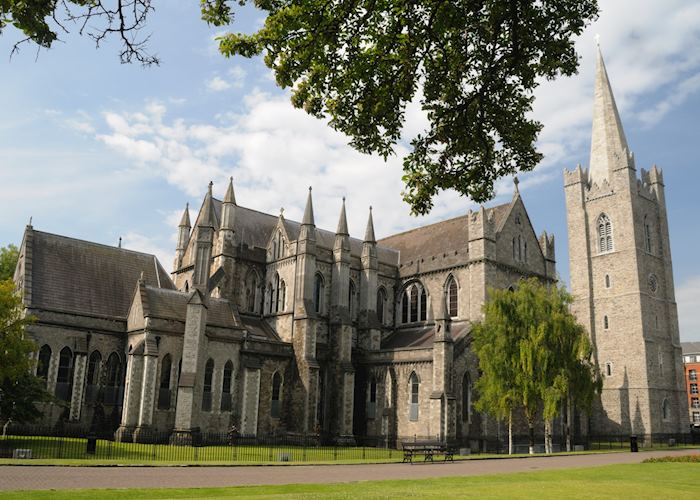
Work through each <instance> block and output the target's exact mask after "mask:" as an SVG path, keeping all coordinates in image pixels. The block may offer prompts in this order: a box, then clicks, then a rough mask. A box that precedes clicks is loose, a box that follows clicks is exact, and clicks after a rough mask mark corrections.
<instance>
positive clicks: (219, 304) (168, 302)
mask: <svg viewBox="0 0 700 500" xmlns="http://www.w3.org/2000/svg"><path fill="white" fill-rule="evenodd" d="M146 294H147V297H148V313H147V314H146V315H147V316H153V317H156V318H161V319H174V320H177V321H182V322H183V323H184V322H185V318H186V316H187V303H188V302H189V300H190V297H191V295H192V292H181V291H179V290H166V289H163V288H156V287H152V286H146ZM207 325H212V326H220V327H224V328H236V327H237V326H238V325H237V324H236V319H235V317H234V315H233V310H232V309H231V304H230V303H229V301H227V300H224V299H217V298H214V297H210V298H209V302H208V303H207Z"/></svg>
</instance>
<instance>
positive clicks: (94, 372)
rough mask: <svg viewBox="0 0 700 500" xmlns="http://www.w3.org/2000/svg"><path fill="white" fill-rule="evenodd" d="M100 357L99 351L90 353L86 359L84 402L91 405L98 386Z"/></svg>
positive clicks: (95, 397) (95, 396)
mask: <svg viewBox="0 0 700 500" xmlns="http://www.w3.org/2000/svg"><path fill="white" fill-rule="evenodd" d="M101 365H102V355H101V354H100V351H92V353H91V354H90V358H89V359H88V367H87V377H86V384H87V387H85V401H86V402H89V403H92V402H94V401H95V400H96V399H97V391H98V386H99V385H100V366H101Z"/></svg>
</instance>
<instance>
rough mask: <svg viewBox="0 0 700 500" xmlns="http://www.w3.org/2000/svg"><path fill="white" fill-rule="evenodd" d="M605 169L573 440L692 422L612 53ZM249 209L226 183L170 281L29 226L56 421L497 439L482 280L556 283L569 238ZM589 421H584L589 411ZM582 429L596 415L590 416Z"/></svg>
mask: <svg viewBox="0 0 700 500" xmlns="http://www.w3.org/2000/svg"><path fill="white" fill-rule="evenodd" d="M590 165H591V167H590V169H588V170H583V169H581V168H577V169H576V170H574V171H573V172H566V173H565V185H566V187H565V189H566V198H567V214H568V225H569V245H570V247H571V248H570V254H571V276H572V291H573V293H574V295H575V296H576V298H577V302H576V308H575V312H576V314H577V315H578V317H579V319H580V321H581V322H582V323H583V324H584V325H585V326H586V327H587V329H588V330H589V332H590V334H591V337H592V339H593V342H594V345H595V347H596V351H595V354H596V362H597V363H598V365H599V366H600V367H601V370H602V371H603V372H604V374H605V389H604V391H603V394H602V397H601V399H600V401H599V402H597V405H596V408H595V411H594V414H593V417H592V418H591V419H590V422H588V427H589V428H587V429H579V430H578V432H584V433H585V432H590V433H593V434H596V433H597V434H600V433H617V432H620V433H622V432H625V433H627V432H640V433H652V432H653V433H659V432H669V433H670V432H683V431H686V430H687V429H685V428H684V427H682V424H681V422H682V421H684V417H686V416H687V411H686V410H687V409H686V408H683V407H682V406H683V404H684V403H683V402H684V401H685V400H684V399H683V397H682V396H683V395H682V392H681V391H682V385H681V384H682V376H681V372H680V370H681V368H680V366H681V365H680V347H679V342H678V326H677V317H676V310H675V303H674V296H673V281H672V273H671V256H670V249H669V242H668V228H667V222H666V212H665V202H664V187H663V179H662V176H661V172H660V170H659V169H657V168H656V167H654V168H653V169H652V170H651V171H650V172H645V171H642V179H641V180H638V179H637V177H636V171H635V167H634V159H633V157H632V156H631V154H630V153H629V151H628V149H627V144H626V141H625V138H624V133H623V132H622V126H621V124H620V120H619V116H618V114H617V110H616V108H615V103H614V99H613V97H612V91H611V90H610V85H609V83H608V80H607V75H606V73H605V68H604V66H603V62H602V58H599V61H598V71H597V77H596V90H595V104H594V121H593V145H592V148H591V160H590ZM372 217H373V214H372V210H371V208H370V210H369V213H368V215H367V226H366V231H365V234H364V236H363V238H361V239H359V238H353V237H351V236H350V235H349V234H348V227H347V221H346V207H345V200H343V201H342V203H339V215H338V225H337V228H336V230H335V231H329V230H326V229H323V228H320V227H317V226H316V224H315V219H314V208H313V201H312V191H311V189H309V192H308V195H307V199H306V207H305V211H304V215H303V218H302V220H301V221H300V222H297V221H292V220H288V219H286V218H285V217H284V214H283V213H280V214H279V215H271V214H266V213H262V212H258V211H256V210H252V209H250V208H246V207H245V206H243V205H239V204H238V201H237V200H236V197H235V193H234V185H233V181H231V182H230V183H229V185H228V189H227V190H226V194H225V196H224V197H223V199H222V200H219V199H216V198H215V197H214V196H213V193H212V185H211V183H210V184H209V189H208V191H207V194H206V195H205V197H204V200H203V202H202V204H201V206H200V207H199V209H198V210H197V211H196V214H195V216H194V217H193V218H192V219H191V218H190V212H189V208H185V211H184V213H183V215H182V220H181V221H180V224H179V229H178V238H177V248H176V251H175V259H174V263H173V271H172V273H170V274H168V272H167V271H166V270H165V268H164V267H163V265H162V264H161V263H160V262H158V260H157V259H156V257H155V256H153V255H149V254H144V253H140V252H134V251H131V250H127V249H124V248H121V247H120V246H119V247H111V246H106V245H101V244H97V243H91V242H86V241H80V240H76V239H72V238H68V237H65V236H59V235H55V234H50V233H46V232H43V231H38V230H35V229H34V228H33V227H32V226H31V225H29V226H27V228H26V230H25V233H24V238H23V241H22V245H21V249H20V260H19V263H18V265H17V269H16V272H15V282H16V284H17V286H18V288H19V290H20V291H21V293H22V297H23V303H24V307H25V309H26V312H27V313H29V314H33V315H35V316H36V317H37V322H36V323H35V324H33V325H32V326H31V327H30V329H29V333H30V335H31V337H32V338H33V339H34V340H35V342H36V343H37V347H38V352H37V353H36V355H37V361H38V362H37V364H36V370H37V375H38V376H40V377H42V378H44V379H45V380H46V383H47V387H48V389H49V390H50V391H51V392H53V393H54V394H55V395H56V396H57V398H58V399H62V400H64V401H65V405H47V406H46V409H45V422H44V423H46V424H53V423H55V422H57V421H59V420H64V421H73V422H77V423H78V424H84V425H88V424H89V423H90V422H91V421H92V420H93V416H94V413H95V408H97V407H98V406H99V407H100V408H104V411H105V413H106V414H107V415H108V417H109V418H111V422H112V424H113V428H114V429H115V430H116V437H117V438H118V439H120V440H124V441H131V440H134V441H141V440H148V439H149V435H151V434H152V432H153V431H158V432H160V433H169V435H170V440H171V442H174V443H188V442H192V440H193V438H194V437H195V436H197V435H198V434H199V433H202V432H226V431H227V430H228V429H230V428H231V427H233V426H235V427H236V429H237V431H238V432H239V433H240V434H243V435H257V436H265V435H275V434H277V435H294V434H313V435H319V436H325V437H327V438H331V439H334V440H335V441H336V442H352V441H353V440H354V439H355V437H357V436H377V437H378V436H385V437H407V436H411V437H412V436H425V437H427V436H431V437H440V438H442V439H450V440H461V441H462V442H464V443H468V442H473V441H474V440H477V439H482V438H489V437H494V438H495V437H497V435H498V433H499V432H502V430H500V429H499V426H498V423H497V422H493V421H492V420H491V419H489V418H486V417H484V416H483V415H480V414H478V413H476V412H475V411H474V409H473V407H472V386H473V383H474V381H475V380H476V378H477V377H478V362H477V359H476V357H475V355H474V353H473V352H472V351H471V349H470V340H471V337H470V330H471V325H472V324H473V323H474V322H475V321H478V320H479V319H481V317H482V305H483V304H484V302H485V300H486V299H487V295H488V289H489V288H492V287H493V288H508V287H516V286H517V283H518V281H519V280H520V279H521V278H523V277H530V276H535V277H538V278H539V279H541V280H543V281H545V282H548V283H554V282H555V281H556V279H557V277H556V269H555V252H554V237H553V236H552V235H548V234H547V233H546V232H543V233H542V234H541V235H539V236H537V235H536V234H535V231H534V230H533V226H532V224H531V221H530V218H529V217H528V213H527V210H526V208H525V205H524V203H523V200H522V198H521V196H520V193H519V191H518V185H517V181H516V183H515V187H514V193H513V197H512V200H511V201H510V202H509V203H506V204H503V205H498V206H494V207H491V208H484V207H481V208H480V209H479V210H477V211H471V210H470V211H469V212H468V213H466V214H464V215H462V216H459V217H456V218H453V219H450V220H446V221H443V222H438V223H436V224H432V225H428V226H423V227H419V228H416V229H413V230H410V231H406V232H403V233H399V234H395V235H392V236H388V237H385V238H383V239H377V238H376V237H375V231H374V223H373V219H372ZM579 425H581V423H580V422H579ZM581 426H582V425H581Z"/></svg>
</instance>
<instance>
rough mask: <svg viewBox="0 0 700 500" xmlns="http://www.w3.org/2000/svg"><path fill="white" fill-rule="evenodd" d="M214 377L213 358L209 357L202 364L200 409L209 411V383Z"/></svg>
mask: <svg viewBox="0 0 700 500" xmlns="http://www.w3.org/2000/svg"><path fill="white" fill-rule="evenodd" d="M213 378H214V360H213V359H211V358H209V359H208V360H207V364H206V365H205V366H204V386H203V388H202V411H211V384H212V380H213Z"/></svg>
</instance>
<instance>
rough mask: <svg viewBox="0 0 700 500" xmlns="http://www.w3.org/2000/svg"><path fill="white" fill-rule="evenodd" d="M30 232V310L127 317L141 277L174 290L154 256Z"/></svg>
mask: <svg viewBox="0 0 700 500" xmlns="http://www.w3.org/2000/svg"><path fill="white" fill-rule="evenodd" d="M31 231H32V232H33V239H32V266H31V273H32V276H31V278H32V279H31V282H32V293H31V304H28V306H29V307H33V308H38V309H50V310H58V311H63V312H70V313H78V314H82V315H88V316H90V315H94V316H107V317H114V318H126V316H127V314H128V312H129V306H130V305H131V299H132V296H133V292H134V286H135V285H136V282H137V281H138V279H139V277H140V276H141V273H143V279H144V281H145V283H147V284H148V285H151V286H153V287H158V288H163V289H174V288H175V285H173V283H172V281H171V280H170V276H169V275H168V273H167V272H166V271H165V269H163V266H161V264H160V263H159V262H158V259H157V258H156V257H155V255H151V254H147V253H142V252H135V251H133V250H127V249H124V248H118V247H112V246H108V245H101V244H99V243H92V242H89V241H83V240H78V239H74V238H69V237H66V236H60V235H57V234H51V233H45V232H43V231H36V230H33V229H32V230H31Z"/></svg>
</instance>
